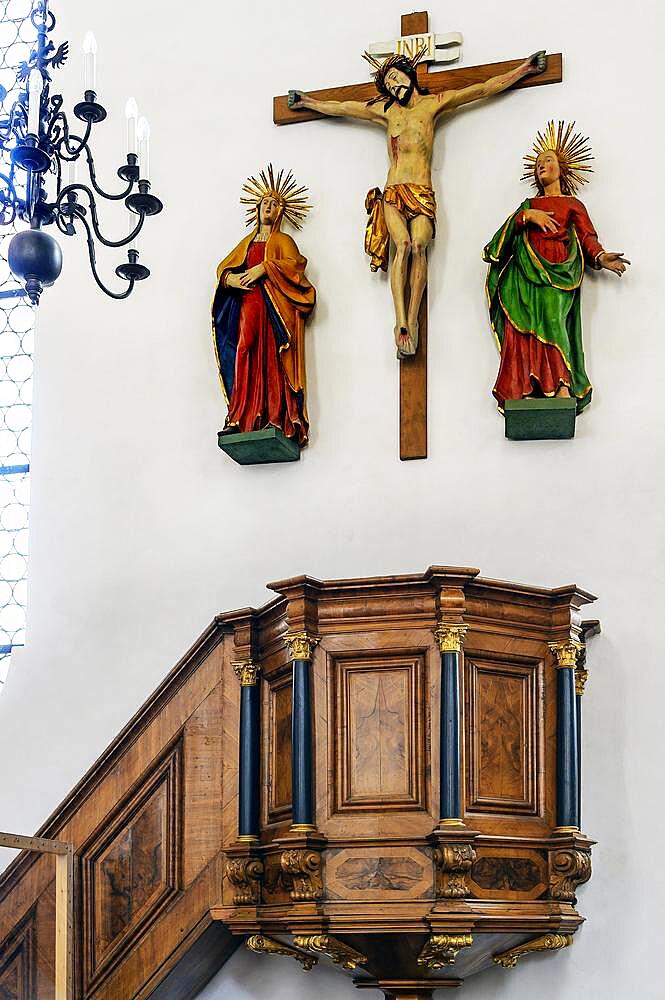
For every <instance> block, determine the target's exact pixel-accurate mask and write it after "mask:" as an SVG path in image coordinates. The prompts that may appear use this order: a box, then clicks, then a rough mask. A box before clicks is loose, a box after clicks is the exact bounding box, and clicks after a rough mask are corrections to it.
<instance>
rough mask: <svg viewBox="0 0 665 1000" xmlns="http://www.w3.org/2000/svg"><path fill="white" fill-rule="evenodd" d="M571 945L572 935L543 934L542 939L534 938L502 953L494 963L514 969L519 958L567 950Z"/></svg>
mask: <svg viewBox="0 0 665 1000" xmlns="http://www.w3.org/2000/svg"><path fill="white" fill-rule="evenodd" d="M572 943H573V935H572V934H545V935H544V936H543V937H539V938H534V940H533V941H527V942H526V944H521V945H519V946H518V947H517V948H511V949H510V951H504V952H502V954H500V955H495V956H494V961H495V963H496V964H497V965H500V966H501V967H502V968H504V969H514V968H515V966H516V965H517V963H518V962H519V960H520V958H523V957H524V955H530V954H532V953H534V952H537V951H558V950H559V949H560V948H567V947H568V946H569V945H571V944H572Z"/></svg>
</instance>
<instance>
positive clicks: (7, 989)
mask: <svg viewBox="0 0 665 1000" xmlns="http://www.w3.org/2000/svg"><path fill="white" fill-rule="evenodd" d="M36 958H37V953H36V935H35V910H34V907H33V909H32V910H31V911H30V912H29V913H28V914H27V915H26V916H25V917H24V918H23V920H22V921H21V922H20V923H19V925H18V927H17V928H16V930H14V931H12V933H11V934H10V935H9V937H7V938H5V940H4V941H3V942H2V943H1V944H0V1000H35V997H36V995H37V994H36V976H35V962H36Z"/></svg>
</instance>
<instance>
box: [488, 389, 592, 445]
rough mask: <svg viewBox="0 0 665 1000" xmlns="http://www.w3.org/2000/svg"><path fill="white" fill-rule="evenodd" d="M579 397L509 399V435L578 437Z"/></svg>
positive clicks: (530, 438) (517, 438)
mask: <svg viewBox="0 0 665 1000" xmlns="http://www.w3.org/2000/svg"><path fill="white" fill-rule="evenodd" d="M576 412H577V400H575V399H567V398H563V397H558V398H556V397H555V398H551V399H550V398H547V397H545V398H543V399H507V400H506V405H505V417H506V437H507V438H509V440H511V441H565V440H568V439H570V438H573V437H575V416H576Z"/></svg>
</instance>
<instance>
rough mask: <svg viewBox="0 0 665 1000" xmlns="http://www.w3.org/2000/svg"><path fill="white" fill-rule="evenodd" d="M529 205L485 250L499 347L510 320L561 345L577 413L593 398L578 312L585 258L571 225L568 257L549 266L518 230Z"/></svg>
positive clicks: (545, 341)
mask: <svg viewBox="0 0 665 1000" xmlns="http://www.w3.org/2000/svg"><path fill="white" fill-rule="evenodd" d="M530 207H531V202H530V201H529V199H528V198H527V199H526V201H524V202H523V203H522V205H520V207H519V208H518V210H517V211H516V212H514V213H513V215H511V216H510V218H509V219H508V220H507V221H506V223H505V224H504V225H503V226H502V228H501V229H500V230H499V231H498V233H496V235H495V236H494V237H493V239H492V240H490V242H489V243H488V244H487V246H486V247H485V249H484V250H483V260H485V261H487V262H488V263H489V269H488V271H487V281H486V284H485V288H486V291H487V304H488V308H489V313H490V322H491V324H492V329H493V331H494V335H495V337H496V339H497V341H498V344H499V350H501V348H502V346H503V337H504V321H505V319H506V318H507V319H508V320H510V322H511V323H512V325H513V326H514V327H515V329H516V330H519V331H520V333H527V334H531V336H533V337H537V338H538V340H540V341H542V343H543V344H550V345H552V346H553V347H556V348H557V350H558V351H559V352H560V353H561V356H562V357H563V360H564V362H565V365H566V367H567V369H568V371H569V372H570V377H571V386H570V388H571V392H572V394H573V395H574V396H576V397H577V412H578V413H579V412H580V410H582V409H584V407H585V406H587V404H588V403H590V402H591V385H590V384H589V376H588V375H587V373H586V370H585V368H584V349H583V347H582V321H581V315H580V286H581V284H582V278H583V277H584V256H583V253H582V248H581V246H580V241H579V238H578V236H577V232H576V230H575V227H574V226H571V228H570V247H571V251H570V256H569V257H568V260H565V261H563V263H561V264H551V263H550V262H549V261H548V260H545V259H544V258H543V257H541V256H540V254H539V253H537V252H536V251H535V250H534V249H533V247H532V246H531V244H530V243H529V241H528V238H527V231H526V229H522V230H521V231H520V230H518V228H517V216H518V214H519V213H520V212H522V211H525V210H526V209H528V208H530Z"/></svg>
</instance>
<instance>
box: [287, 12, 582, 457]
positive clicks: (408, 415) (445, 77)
mask: <svg viewBox="0 0 665 1000" xmlns="http://www.w3.org/2000/svg"><path fill="white" fill-rule="evenodd" d="M428 31H429V15H428V14H427V12H426V11H422V12H420V13H416V14H404V15H403V16H402V36H410V35H421V34H422V35H424V34H427V32H428ZM522 61H523V60H522V59H515V60H511V61H508V62H497V63H487V64H485V65H484V66H470V67H468V68H467V67H464V68H459V69H452V70H446V71H445V72H435V73H430V71H429V67H428V65H427V64H425V63H421V64H420V65H419V66H418V78H419V81H420V82H421V83H422V84H423V86H426V87H427V89H428V90H429V91H430V93H432V94H439V93H442V92H443V91H445V90H451V89H460V88H462V87H468V86H470V85H471V84H474V83H484V82H485V81H486V80H489V79H490V78H491V77H493V76H498V75H500V74H503V73H508V72H510V71H511V70H513V69H516V68H517V67H518V66H519V65H520V63H521V62H522ZM561 80H562V60H561V53H556V54H555V55H550V56H548V58H547V68H546V69H545V71H544V73H540V74H539V75H537V76H528V77H525V79H523V80H521V81H520V82H519V83H518V84H516V86H517V87H539V86H542V85H543V84H546V83H561ZM309 93H310V94H311V96H312V97H315V98H317V99H318V100H324V101H325V100H333V101H349V100H351V101H369V100H371V98H373V97H376V88H375V86H374V83H373V82H372V81H369V82H367V83H358V84H352V85H351V86H346V87H332V88H330V89H328V90H316V91H310V92H309ZM321 117H322V116H321V115H320V114H318V113H317V112H316V111H311V110H300V111H297V110H292V109H291V108H289V105H288V98H287V97H286V96H283V97H276V98H275V99H274V107H273V118H274V121H275V124H276V125H293V124H296V123H297V122H304V121H312V120H313V119H316V118H321ZM419 326H420V339H419V344H418V351H417V353H416V355H415V356H414V357H412V358H404V359H402V360H401V361H400V363H399V364H400V458H401V459H402V460H403V461H404V460H407V459H411V458H427V289H425V294H424V295H423V299H422V303H421V306H420V313H419Z"/></svg>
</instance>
